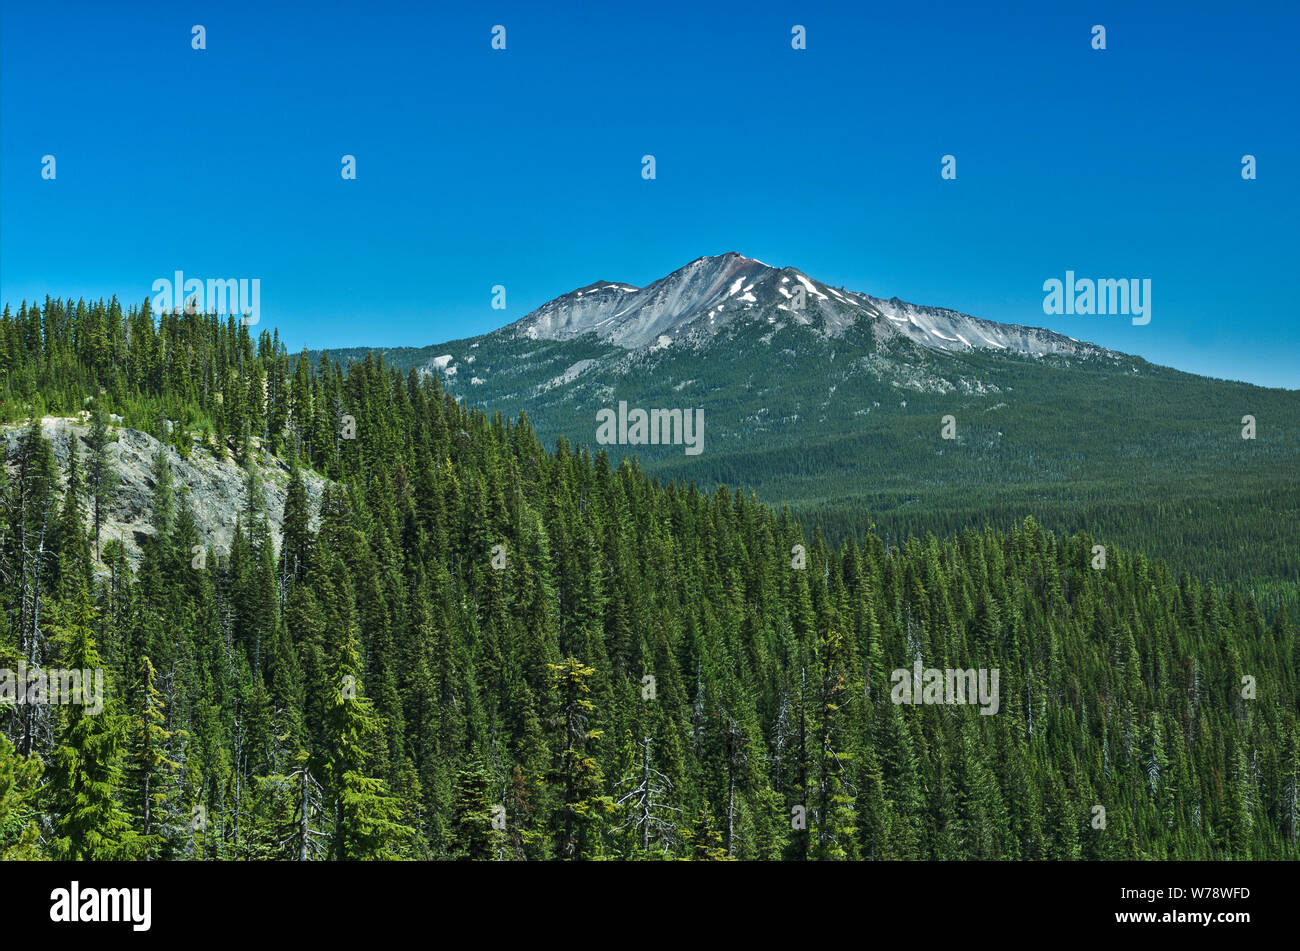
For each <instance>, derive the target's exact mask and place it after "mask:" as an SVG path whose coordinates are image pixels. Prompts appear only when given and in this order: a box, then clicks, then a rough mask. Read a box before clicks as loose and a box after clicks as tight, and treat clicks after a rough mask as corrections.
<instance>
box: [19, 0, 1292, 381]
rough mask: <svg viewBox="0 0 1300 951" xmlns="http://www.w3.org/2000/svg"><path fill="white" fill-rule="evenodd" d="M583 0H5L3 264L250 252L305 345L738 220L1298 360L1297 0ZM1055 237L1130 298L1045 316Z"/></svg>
mask: <svg viewBox="0 0 1300 951" xmlns="http://www.w3.org/2000/svg"><path fill="white" fill-rule="evenodd" d="M602 6H604V5H597V4H594V3H582V4H576V3H575V4H566V3H563V2H547V3H536V2H533V3H527V4H525V3H496V4H489V5H485V4H481V3H466V4H455V5H448V4H442V3H438V4H434V3H427V2H422V3H419V4H416V3H410V4H400V3H396V4H395V3H362V4H351V3H349V4H346V5H343V6H337V7H336V5H335V4H333V3H332V2H330V0H322V2H313V3H302V4H293V3H281V2H274V3H270V2H265V0H259V2H257V3H242V2H230V0H222V2H220V3H190V2H166V3H150V4H143V3H134V2H130V0H113V2H107V3H106V2H93V3H92V2H84V3H62V2H49V0H45V2H27V0H6V2H5V3H4V5H3V8H2V9H3V12H2V13H0V30H2V31H3V34H2V36H0V136H2V142H0V199H2V201H0V296H2V297H3V299H4V300H7V301H10V302H11V303H12V304H14V305H15V306H16V305H17V302H18V301H19V300H20V299H22V298H24V297H25V298H28V299H31V298H33V297H37V298H43V297H44V295H45V294H46V293H50V294H57V295H63V296H69V295H70V296H73V297H77V296H83V295H84V296H87V297H98V296H100V295H104V296H107V295H110V294H113V293H116V294H118V295H119V297H121V298H123V299H124V300H128V301H133V302H138V301H142V300H143V299H144V298H145V297H146V296H151V291H150V288H151V286H152V283H153V281H154V280H155V279H157V278H160V277H170V276H171V274H172V272H173V271H175V270H177V269H180V270H183V271H184V272H185V273H186V275H187V276H190V277H201V278H208V277H222V278H226V277H247V278H254V277H256V278H259V279H260V280H261V284H262V296H261V310H262V317H261V326H262V327H265V328H267V329H270V328H276V329H278V330H279V332H280V334H281V336H282V337H283V338H284V339H285V341H286V342H287V343H288V345H289V346H290V347H291V348H292V349H297V348H298V347H301V346H303V345H309V346H312V347H322V346H324V347H328V346H334V347H337V346H348V345H402V344H409V345H424V344H428V343H434V342H440V341H443V340H446V339H450V338H459V337H464V336H468V335H473V334H477V333H481V332H484V331H487V330H491V329H493V328H495V327H497V326H500V325H501V324H504V323H507V322H509V321H511V320H514V319H517V318H518V317H521V316H523V315H524V314H525V313H527V312H528V311H529V310H531V309H533V308H534V307H536V306H537V305H539V304H541V303H543V302H545V301H546V300H549V299H550V298H552V297H555V296H557V295H559V294H562V293H565V292H567V291H569V290H571V289H573V288H575V287H578V286H581V285H583V284H587V283H590V282H591V281H594V280H597V279H604V280H620V281H628V282H632V283H635V284H644V283H647V282H649V281H651V280H653V279H654V278H656V277H660V276H662V275H663V274H666V273H667V272H669V271H671V270H672V269H674V268H676V267H679V266H681V265H682V264H684V263H686V262H687V261H689V260H691V259H692V258H695V257H698V256H699V255H701V254H716V253H721V252H724V251H730V250H735V251H740V252H741V253H743V254H747V255H749V256H752V257H757V258H760V259H762V260H764V261H766V262H768V263H770V264H776V265H785V264H790V265H794V266H797V267H799V268H801V269H802V270H804V271H806V272H808V273H809V274H811V275H812V276H814V277H816V278H818V279H819V280H823V281H826V282H829V283H832V284H835V285H841V284H842V285H844V286H847V287H849V288H851V289H854V290H860V291H864V292H867V293H871V294H875V295H878V296H883V297H891V296H894V295H897V296H899V297H902V298H904V299H906V300H910V301H914V302H916V303H921V304H936V305H942V306H948V307H953V308H955V309H958V310H962V311H965V312H967V313H971V314H975V315H977V316H981V317H988V318H991V319H994V320H1002V321H1009V322H1016V323H1027V324H1033V325H1039V326H1046V327H1050V328H1051V329H1054V330H1058V331H1060V332H1062V333H1066V334H1069V335H1070V336H1073V337H1078V338H1080V339H1089V340H1095V341H1097V342H1099V343H1102V344H1104V345H1106V346H1110V347H1115V348H1117V349H1121V350H1125V351H1129V352H1133V353H1138V354H1141V355H1142V356H1145V357H1147V358H1148V359H1150V360H1153V361H1156V362H1159V363H1164V364H1168V365H1172V366H1176V367H1179V368H1181V369H1186V370H1190V371H1194V372H1199V373H1205V374H1209V375H1214V376H1221V377H1228V378H1234V379H1245V380H1250V381H1252V382H1257V383H1262V384H1267V385H1271V386H1288V387H1292V388H1300V328H1298V327H1297V317H1298V316H1300V315H1298V314H1297V311H1298V310H1300V306H1298V305H1297V287H1298V285H1300V280H1298V279H1297V274H1298V273H1300V268H1298V267H1297V264H1298V259H1300V254H1298V252H1300V238H1298V237H1297V222H1298V220H1300V214H1298V212H1300V194H1298V188H1300V184H1298V181H1297V175H1298V174H1300V169H1298V165H1297V159H1298V158H1300V146H1298V144H1297V136H1298V133H1297V107H1296V97H1297V91H1298V90H1300V68H1298V67H1297V62H1298V59H1297V56H1296V53H1295V49H1294V43H1295V41H1296V36H1297V32H1298V31H1297V27H1300V14H1298V13H1297V12H1296V5H1295V4H1294V3H1282V2H1276V3H1252V2H1239V3H1216V4H1202V3H1194V2H1185V0H1176V2H1161V3H1143V2H1089V3H1079V2H1066V0H1043V2H1036V3H1014V2H1006V0H1000V2H996V3H993V2H989V3H984V2H965V3H956V2H951V3H927V2H913V0H908V2H902V3H890V4H868V3H852V4H845V5H842V6H837V5H832V4H823V3H807V2H796V3H764V2H755V3H717V2H710V3H699V2H692V3H687V4H674V3H665V2H658V0H656V2H654V3H642V4H630V3H619V4H617V5H610V6H611V7H615V6H616V7H617V9H601V8H600V7H602ZM498 23H499V24H503V25H505V26H506V29H507V48H506V50H505V51H504V52H497V51H493V50H492V49H491V48H490V40H491V28H492V26H493V25H494V24H498ZM796 23H798V24H802V25H804V26H805V27H806V28H807V36H808V49H807V50H806V51H802V52H796V51H794V50H792V49H791V48H790V30H791V27H792V26H793V25H794V24H796ZM1098 23H1099V24H1103V25H1105V26H1106V28H1107V46H1108V49H1107V50H1105V51H1104V52H1097V51H1094V50H1093V49H1091V46H1090V39H1091V34H1090V30H1091V27H1092V25H1093V24H1098ZM193 24H203V25H204V26H205V27H206V29H207V50H206V51H205V52H195V51H194V50H192V49H191V48H190V28H191V26H192V25H193ZM345 153H350V154H353V155H355V156H356V157H357V162H358V166H357V168H358V177H357V180H356V181H344V180H343V179H342V178H341V177H340V174H339V171H340V167H341V166H340V158H341V156H342V155H343V154H345ZM646 153H652V154H654V155H655V156H656V160H657V172H658V178H657V179H656V180H655V181H644V180H642V178H641V174H640V173H641V164H640V160H641V156H642V155H643V154H646ZM1246 153H1250V154H1254V155H1255V156H1257V160H1258V175H1259V177H1258V179H1257V180H1256V181H1252V182H1247V181H1243V180H1242V178H1241V174H1240V169H1241V156H1242V155H1243V154H1246ZM45 154H53V155H54V156H55V157H56V161H57V176H58V177H57V179H56V180H55V181H44V180H42V179H41V175H40V169H41V165H40V163H41V156H43V155H45ZM944 154H953V155H955V156H956V158H957V179H956V180H955V181H943V180H941V178H940V175H939V167H940V157H941V156H942V155H944ZM1066 269H1073V270H1074V271H1075V272H1076V273H1077V274H1078V275H1079V276H1080V277H1117V278H1118V277H1139V278H1150V279H1151V280H1152V285H1153V287H1152V297H1153V301H1152V305H1153V306H1152V321H1151V323H1150V324H1149V325H1147V326H1143V327H1135V326H1133V325H1132V324H1131V323H1130V322H1129V321H1128V319H1126V318H1122V317H1073V316H1071V317H1066V316H1061V317H1049V316H1046V315H1044V314H1043V312H1042V299H1043V291H1042V289H1041V288H1042V284H1043V281H1045V280H1047V279H1048V278H1052V277H1057V278H1061V277H1064V273H1065V271H1066ZM494 284H503V285H505V286H506V288H507V302H508V305H509V306H508V309H507V310H506V311H504V312H501V311H495V310H492V309H491V308H490V306H489V305H490V296H491V288H492V285H494Z"/></svg>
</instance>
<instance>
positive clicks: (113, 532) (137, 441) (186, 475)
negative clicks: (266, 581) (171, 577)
mask: <svg viewBox="0 0 1300 951" xmlns="http://www.w3.org/2000/svg"><path fill="white" fill-rule="evenodd" d="M24 429H26V424H23V425H11V426H5V427H3V428H0V439H4V441H5V442H6V444H7V446H8V453H9V457H10V458H11V459H12V454H13V451H14V449H15V448H16V446H17V444H18V440H19V438H20V436H21V434H22V431H23V430H24ZM41 429H42V431H43V432H44V434H45V438H46V439H48V440H50V443H51V445H52V447H53V450H54V456H55V458H56V459H57V460H58V464H59V477H60V479H61V480H63V479H66V477H67V460H68V455H69V453H70V451H71V446H72V441H73V440H74V439H75V440H79V441H80V445H79V447H78V448H79V450H80V454H81V463H82V472H83V473H84V472H85V464H86V458H87V456H88V454H89V452H90V449H89V446H88V445H87V444H86V442H85V438H86V435H87V433H89V431H90V427H89V424H88V423H87V422H86V421H85V420H84V419H78V418H71V419H70V418H64V417H56V416H46V417H43V418H42V419H41ZM109 434H110V436H111V437H114V438H115V440H116V441H115V442H113V443H111V444H110V445H109V446H108V447H107V449H106V450H105V451H106V452H107V453H108V457H109V460H110V464H111V465H112V467H113V469H114V470H115V471H116V472H117V475H118V480H119V484H118V487H117V491H116V493H115V495H114V498H113V503H112V505H111V506H110V507H109V511H108V518H107V519H106V520H105V522H104V524H103V526H102V527H101V529H100V545H101V547H102V546H103V544H104V542H107V541H110V540H112V539H120V540H121V541H122V543H123V544H124V545H125V546H126V551H127V555H128V557H129V558H130V559H131V560H132V562H133V563H134V562H137V561H138V560H139V557H140V553H141V544H142V542H143V541H144V540H145V539H146V538H148V537H149V536H150V535H151V534H152V533H153V528H152V526H151V525H150V520H151V517H152V514H153V512H152V499H153V490H154V485H155V483H154V479H153V458H154V454H155V453H156V452H157V451H158V449H159V448H162V449H163V451H164V452H166V454H167V459H168V462H169V464H170V466H171V473H172V481H173V483H174V486H175V490H176V493H177V496H178V499H179V496H180V495H182V494H184V495H185V497H186V499H187V501H188V503H189V506H190V509H191V510H192V511H193V512H194V517H195V519H196V521H197V522H198V525H199V533H200V537H201V539H202V541H203V543H204V544H205V545H208V546H210V547H211V548H213V549H215V550H216V551H218V552H224V551H227V550H228V549H229V547H230V542H231V537H232V535H233V533H234V528H235V519H236V516H237V515H238V514H239V513H240V512H242V511H243V510H244V507H245V505H246V498H245V489H246V483H247V475H246V474H245V472H244V470H243V469H241V468H240V467H239V466H237V465H236V464H235V463H234V462H233V461H231V460H229V459H224V460H221V459H217V458H216V457H215V456H214V455H213V454H212V453H211V452H210V451H208V450H207V449H204V448H201V447H200V446H198V445H195V447H194V448H193V449H192V450H191V451H190V454H189V458H181V455H180V453H179V452H177V451H176V450H175V449H174V448H172V447H170V446H164V445H163V444H162V443H160V442H159V441H158V440H157V439H155V438H154V437H152V436H150V435H149V434H148V433H143V432H140V431H139V430H137V429H129V428H126V427H123V426H120V425H113V426H110V428H109ZM254 445H256V442H255V441H254ZM255 454H256V457H257V461H256V462H254V463H253V465H254V466H256V469H257V473H258V476H259V477H260V479H261V483H262V495H263V498H264V499H265V502H266V508H265V513H264V514H265V515H266V519H267V523H268V524H269V525H270V527H271V534H272V536H273V538H274V539H275V544H276V546H277V548H278V547H279V543H280V530H281V525H282V522H283V518H284V498H285V493H286V491H287V489H288V485H289V466H288V464H287V463H285V462H283V461H282V460H280V459H278V458H276V457H275V456H272V455H270V454H269V453H264V452H261V451H257V452H256V453H255ZM11 469H12V466H11ZM11 474H12V473H11ZM303 482H304V484H305V486H306V489H307V498H308V500H309V501H310V502H311V506H312V509H313V510H315V509H316V507H317V503H318V502H319V500H320V495H321V490H322V488H323V487H324V484H325V480H324V479H322V478H321V477H320V476H318V475H316V474H315V473H313V472H308V471H304V473H303ZM87 524H88V525H89V523H87ZM314 527H315V525H314V524H313V528H314Z"/></svg>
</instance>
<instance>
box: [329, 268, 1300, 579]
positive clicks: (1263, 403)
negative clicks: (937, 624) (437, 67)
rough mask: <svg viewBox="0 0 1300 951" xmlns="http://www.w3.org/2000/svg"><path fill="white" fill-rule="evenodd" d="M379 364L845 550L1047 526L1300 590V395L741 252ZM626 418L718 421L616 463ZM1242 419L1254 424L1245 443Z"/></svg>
mask: <svg viewBox="0 0 1300 951" xmlns="http://www.w3.org/2000/svg"><path fill="white" fill-rule="evenodd" d="M368 352H372V351H368V350H366V349H355V350H343V351H331V352H330V355H331V357H332V358H335V359H343V360H345V361H346V360H355V359H361V358H363V357H364V355H365V354H366V353H368ZM375 352H377V353H379V354H381V355H382V356H383V358H384V359H385V361H386V362H388V363H391V364H394V365H396V366H397V367H399V368H400V369H403V370H407V369H412V368H414V369H416V370H417V371H419V372H421V373H432V374H436V375H437V376H438V377H439V378H440V379H441V381H442V383H443V386H444V387H445V388H446V389H447V391H449V392H450V393H452V394H453V395H455V396H457V397H459V398H463V399H465V400H466V401H467V402H468V403H470V404H471V405H474V406H479V407H482V408H484V409H487V410H490V411H499V412H502V413H504V414H506V415H513V414H516V413H519V412H521V411H524V412H526V413H527V414H528V418H529V420H530V422H531V424H532V425H533V426H534V427H535V428H536V430H537V432H538V434H539V435H540V436H541V437H542V439H543V440H544V441H545V442H546V443H547V444H553V443H554V441H555V440H556V439H559V438H564V439H566V440H567V441H569V442H570V443H571V444H586V445H588V446H590V447H591V448H592V450H593V451H594V450H597V449H601V448H605V449H607V450H608V451H610V453H611V454H612V455H613V456H615V457H616V458H617V457H618V456H621V455H624V454H628V455H632V454H635V455H636V456H637V458H638V460H639V462H640V464H641V466H642V467H644V468H645V469H647V470H648V471H650V472H653V473H655V474H656V475H660V476H662V477H664V478H686V479H694V480H696V481H698V482H699V483H701V484H702V485H716V484H725V485H728V486H731V487H738V488H742V489H745V490H752V491H755V492H757V493H758V495H759V496H760V497H761V498H762V499H763V500H765V501H768V502H771V503H775V504H783V503H785V504H789V505H790V506H791V507H792V508H793V509H794V511H795V512H796V514H800V515H803V516H805V517H810V518H813V519H814V520H815V521H817V522H819V523H820V524H821V525H822V527H823V529H824V530H826V531H828V532H830V533H832V534H833V535H837V536H840V535H845V534H849V535H858V534H860V533H861V532H862V531H864V530H865V529H867V528H868V527H874V528H875V529H876V530H877V531H879V532H880V533H881V534H882V536H883V537H885V538H886V539H887V540H890V541H893V542H895V543H898V542H901V540H902V539H903V538H904V537H905V536H906V535H907V534H908V533H924V532H926V531H934V532H936V533H950V532H954V531H960V530H961V529H963V528H966V527H972V526H980V525H984V524H993V525H997V526H1001V527H1006V526H1009V525H1013V524H1015V523H1016V522H1017V521H1018V520H1019V519H1021V518H1023V517H1025V516H1027V515H1034V516H1035V517H1037V518H1039V519H1041V520H1043V522H1044V523H1045V524H1046V525H1048V526H1049V527H1052V528H1054V529H1058V530H1062V531H1076V530H1088V531H1093V532H1096V533H1098V534H1099V535H1101V536H1103V537H1105V538H1108V539H1113V540H1115V541H1122V542H1123V543H1126V544H1130V545H1133V546H1135V547H1138V548H1143V549H1146V550H1149V551H1151V552H1153V553H1154V554H1157V555H1160V556H1162V557H1166V558H1168V559H1170V560H1171V561H1172V562H1173V563H1175V564H1176V565H1184V566H1185V565H1191V566H1194V567H1196V568H1198V569H1200V570H1201V571H1203V572H1204V573H1206V574H1208V575H1211V576H1214V577H1222V578H1241V577H1243V576H1245V575H1249V576H1250V577H1251V578H1252V579H1254V580H1264V581H1265V582H1268V581H1270V580H1277V579H1294V578H1295V577H1296V575H1297V574H1300V545H1297V540H1296V538H1295V534H1296V533H1295V532H1294V531H1293V530H1291V529H1290V528H1289V525H1294V523H1295V521H1296V518H1297V517H1298V516H1300V494H1298V493H1297V489H1296V480H1295V478H1294V473H1295V471H1296V467H1297V465H1298V464H1300V439H1298V437H1297V432H1296V429H1295V427H1294V425H1293V421H1294V420H1296V419H1297V418H1300V393H1297V392H1295V391H1288V390H1271V389H1265V388H1261V387H1256V386H1251V385H1249V384H1244V383H1234V382H1228V381H1222V380H1213V379H1208V378H1204V377H1198V376H1194V375H1192V374H1187V373H1182V372H1179V371H1177V370H1173V369H1170V368H1167V367H1160V366H1156V365H1153V364H1151V363H1148V362H1147V361H1146V360H1143V359H1142V358H1140V357H1136V356H1132V355H1128V354H1124V353H1120V352H1117V351H1114V350H1109V349H1106V348H1104V347H1100V346H1097V345H1095V344H1091V343H1087V342H1084V341H1080V340H1076V339H1074V338H1072V337H1068V336H1065V335H1063V334H1059V333H1054V332H1052V331H1050V330H1046V329H1042V328H1037V327H1027V326H1019V325H1012V324H1003V323H998V322H995V321H989V320H983V319H981V318H978V317H973V316H970V315H967V314H963V313H960V312H958V311H955V310H951V309H947V308H940V307H928V306H921V305H917V304H911V303H907V302H905V301H901V300H899V299H898V298H891V299H888V300H885V299H881V298H878V297H873V296H871V295H868V294H865V293H860V292H857V291H850V290H846V289H844V288H837V287H832V286H831V285H828V284H826V283H824V282H821V281H818V280H816V279H815V278H813V277H811V276H809V275H807V274H805V273H804V272H802V271H800V270H797V269H795V268H790V267H781V268H778V267H773V266H771V265H768V264H764V263H763V262H761V261H756V260H754V259H751V258H746V257H743V256H741V255H739V254H735V253H728V254H723V255H717V256H711V257H701V258H697V259H696V260H694V261H692V262H690V263H689V264H687V265H685V266H684V267H682V268H680V269H678V270H676V271H674V272H673V273H671V274H669V275H667V276H665V277H663V278H660V279H659V280H657V281H654V282H653V283H651V284H648V285H647V286H645V287H636V286H634V285H632V284H628V283H624V282H619V281H597V282H594V283H591V284H587V285H586V286H583V287H580V288H578V289H577V290H574V291H572V292H570V293H568V294H565V295H563V296H561V297H557V298H555V299H554V300H552V301H549V302H548V303H546V304H544V305H542V306H541V307H539V308H537V310H535V311H533V312H532V313H530V314H528V315H526V316H525V317H523V318H522V319H520V320H518V321H515V322H514V323H512V324H510V325H508V326H505V327H502V328H500V329H499V330H496V331H493V332H491V333H488V334H484V335H481V336H478V337H472V338H468V339H464V340H453V341H448V342H446V343H440V344H436V345H433V346H430V347H424V348H418V349H417V348H401V349H393V350H379V351H375ZM620 403H626V404H627V408H628V410H629V411H630V410H631V409H633V408H643V409H647V410H648V409H666V410H673V409H680V410H703V420H704V437H703V444H702V451H701V452H700V453H699V454H698V455H688V454H686V453H685V452H684V451H683V447H682V446H679V445H651V444H631V443H625V444H622V445H608V446H601V445H600V444H599V443H598V441H597V436H598V428H597V427H598V414H600V413H601V412H602V411H606V410H610V411H617V409H618V407H619V404H620ZM1247 415H1250V416H1254V417H1255V419H1256V420H1257V427H1256V429H1257V432H1256V436H1255V438H1254V439H1249V440H1247V439H1243V438H1242V430H1243V417H1245V416H1247ZM948 416H951V417H953V419H952V421H951V425H950V426H946V425H945V424H946V422H947V421H946V419H945V418H946V417H948ZM945 429H946V430H947V433H948V434H949V435H951V436H952V437H953V438H951V439H945V438H943V437H944V434H945ZM1252 511H1253V512H1255V513H1257V514H1243V513H1248V512H1252ZM1175 512H1176V513H1179V518H1180V520H1183V519H1195V520H1197V521H1198V524H1201V523H1204V524H1207V525H1217V526H1219V527H1220V529H1221V530H1223V531H1224V532H1225V534H1224V535H1223V536H1220V535H1219V533H1218V532H1216V531H1210V530H1208V529H1207V530H1206V531H1198V532H1194V533H1189V532H1188V531H1187V530H1186V528H1185V525H1182V526H1175V525H1173V524H1171V518H1170V515H1171V513H1175ZM1264 513H1274V514H1275V515H1276V516H1277V517H1276V518H1274V517H1266V516H1265V515H1264ZM1288 520H1289V522H1288ZM1228 528H1231V533H1230V534H1228V533H1227V529H1228ZM1227 537H1230V538H1231V539H1232V541H1231V543H1230V544H1228V543H1225V542H1224V538H1227ZM1247 552H1249V553H1251V556H1250V558H1249V559H1246V558H1244V555H1245V554H1246V553H1247Z"/></svg>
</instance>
